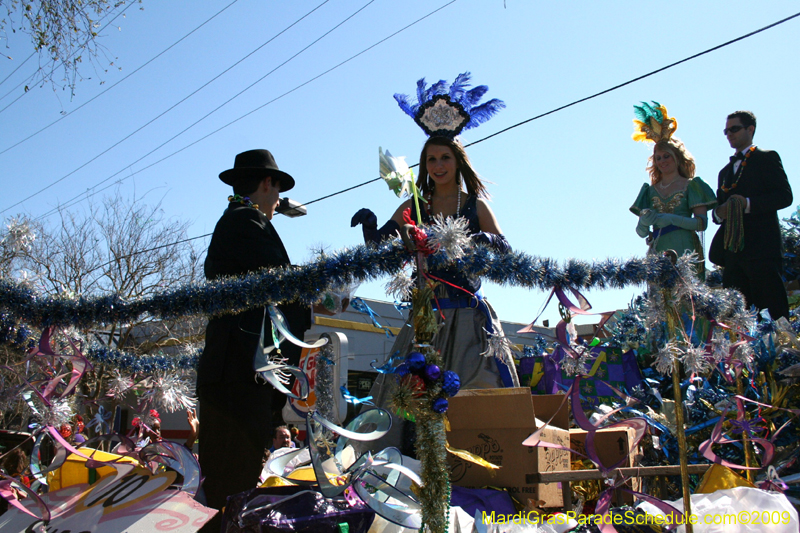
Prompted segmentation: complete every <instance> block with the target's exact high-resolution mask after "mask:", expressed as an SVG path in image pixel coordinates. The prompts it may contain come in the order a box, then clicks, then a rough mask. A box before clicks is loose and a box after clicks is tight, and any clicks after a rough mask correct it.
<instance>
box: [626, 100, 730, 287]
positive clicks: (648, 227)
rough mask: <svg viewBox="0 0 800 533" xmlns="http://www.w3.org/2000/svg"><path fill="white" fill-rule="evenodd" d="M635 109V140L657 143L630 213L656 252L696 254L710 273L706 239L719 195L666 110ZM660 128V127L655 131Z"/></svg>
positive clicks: (647, 106) (700, 269)
mask: <svg viewBox="0 0 800 533" xmlns="http://www.w3.org/2000/svg"><path fill="white" fill-rule="evenodd" d="M642 104H643V105H642V106H634V109H635V110H636V113H637V117H638V118H637V120H634V123H635V124H636V126H637V132H636V133H634V136H633V137H634V139H635V140H639V141H647V142H653V143H654V147H653V155H651V156H650V158H649V160H648V161H649V165H648V167H647V172H648V174H649V175H650V183H649V184H647V183H645V184H643V185H642V188H641V189H640V190H639V195H638V196H637V197H636V201H635V202H634V203H633V205H632V206H631V208H630V210H631V212H632V213H633V214H634V215H637V216H638V217H639V222H638V224H637V226H636V233H637V235H639V236H640V237H642V238H645V239H647V244H648V249H649V251H650V252H651V253H658V252H665V251H667V250H674V251H675V252H676V253H677V254H678V255H679V256H680V255H684V254H691V253H696V254H697V263H696V267H695V271H696V272H697V274H698V275H700V276H701V277H703V276H704V275H705V257H704V253H703V250H704V246H703V242H704V241H703V240H702V239H701V236H702V235H703V232H704V231H705V230H706V228H707V226H708V214H707V213H708V210H709V209H711V208H713V207H714V206H715V205H716V203H717V200H716V197H715V196H714V191H712V190H711V187H709V186H708V185H707V184H706V183H705V182H704V181H703V180H702V179H700V178H699V177H698V176H695V161H694V158H693V157H692V154H690V153H689V151H688V150H687V149H686V146H684V144H683V142H681V140H680V139H678V138H677V137H675V136H673V134H674V133H675V130H676V129H677V121H675V119H674V118H672V117H669V116H668V115H667V109H666V108H665V107H664V106H662V105H660V104H658V103H657V102H653V104H652V105H650V104H646V103H644V102H643V103H642ZM653 125H656V127H653Z"/></svg>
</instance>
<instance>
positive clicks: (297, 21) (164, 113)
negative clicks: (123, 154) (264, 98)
mask: <svg viewBox="0 0 800 533" xmlns="http://www.w3.org/2000/svg"><path fill="white" fill-rule="evenodd" d="M234 1H236V0H234ZM329 1H330V0H325V1H324V2H322V3H321V4H319V5H318V6H317V7H315V8H314V9H312V10H311V11H309V12H308V13H306V14H305V15H303V16H302V17H300V18H299V19H297V20H296V21H294V22H293V23H291V24H290V25H289V26H287V27H286V28H284V29H283V30H281V31H280V32H279V33H277V34H276V35H274V36H273V37H271V38H270V39H269V40H267V41H266V42H265V43H264V44H262V45H261V46H259V47H258V48H256V49H255V50H253V51H252V52H250V53H249V54H247V55H246V56H244V57H243V58H241V59H240V60H239V61H237V62H236V63H234V64H233V65H231V66H230V67H228V68H227V69H225V70H223V71H222V72H220V73H219V74H217V75H216V76H215V77H214V78H212V79H211V80H209V81H207V82H206V83H205V84H203V85H202V86H200V87H199V88H198V89H196V90H194V91H193V92H192V93H190V94H189V95H187V96H185V97H184V98H183V99H181V100H180V101H178V102H177V103H175V104H173V105H172V106H170V107H169V108H168V109H166V110H165V111H163V112H162V113H160V114H159V115H157V116H156V117H155V118H152V119H151V120H149V121H148V122H147V123H145V124H144V125H142V126H140V127H139V128H137V129H136V130H134V131H133V132H131V133H129V134H128V135H126V136H125V137H123V138H122V139H120V140H119V141H117V142H116V143H114V144H113V145H111V146H109V147H108V148H106V149H105V150H103V151H102V152H100V153H99V154H97V155H96V156H94V157H93V158H92V159H90V160H89V161H87V162H85V163H84V164H82V165H81V166H79V167H78V168H76V169H75V170H73V171H72V172H70V173H69V174H67V175H65V176H62V177H60V178H59V179H57V180H55V181H54V182H52V183H50V184H48V185H46V186H44V187H42V188H41V189H39V190H38V191H36V192H34V193H32V194H30V195H29V196H27V197H25V198H23V199H22V200H20V201H19V202H17V203H15V204H13V205H10V206H8V207H6V208H5V209H3V210H2V211H0V214H2V213H5V212H6V211H8V210H9V209H11V208H13V207H16V206H18V205H19V204H21V203H23V202H25V201H27V200H30V199H31V198H33V197H34V196H37V195H39V194H41V193H43V192H44V191H46V190H47V189H49V188H50V187H53V186H54V185H56V184H58V183H60V182H62V181H64V180H65V179H67V178H68V177H70V176H72V175H73V174H75V173H76V172H78V171H79V170H81V169H83V168H84V167H86V166H88V165H89V164H91V163H93V162H94V161H96V160H97V159H99V158H100V157H101V156H103V155H105V154H106V153H108V152H109V151H111V150H113V149H114V148H116V147H117V146H119V145H120V144H122V143H123V142H125V141H126V140H128V139H130V138H131V137H132V136H134V135H135V134H137V133H138V132H140V131H141V130H143V129H144V128H146V127H147V126H149V125H150V124H152V123H153V122H155V121H156V120H158V119H159V118H161V117H163V116H164V115H166V114H167V113H169V112H170V111H172V110H173V109H175V108H176V107H178V106H179V105H180V104H182V103H183V102H185V101H186V100H188V99H189V98H191V97H192V96H194V95H195V94H197V93H198V92H200V91H201V90H202V89H204V88H205V87H207V86H208V85H209V84H211V83H212V82H214V81H216V80H217V79H219V78H220V77H221V76H223V75H224V74H225V73H227V72H228V71H230V70H231V69H232V68H234V67H235V66H237V65H238V64H240V63H241V62H242V61H244V60H245V59H247V58H248V57H250V56H252V55H253V54H254V53H256V52H257V51H258V50H260V49H261V48H263V47H264V46H266V45H268V44H269V43H271V42H272V41H274V40H275V39H277V38H278V37H279V36H281V35H283V34H284V33H285V32H286V31H288V30H289V29H291V28H292V27H294V26H295V25H297V24H298V23H299V22H300V21H302V20H303V19H305V18H306V17H308V16H309V15H311V13H313V12H314V11H316V10H317V9H319V8H320V7H322V6H323V5H325V4H326V3H328V2H329ZM372 1H373V2H374V1H375V0H372ZM228 7H230V6H228ZM225 9H227V7H226V8H225ZM215 16H216V15H215ZM176 44H177V43H176ZM165 51H166V50H165ZM162 53H163V52H162ZM159 55H160V54H159ZM154 59H155V58H154ZM286 63H288V61H286V62H284V63H283V64H286ZM143 66H144V65H143ZM140 68H141V67H140ZM276 70H277V69H276ZM273 72H274V71H273ZM265 77H266V76H265ZM261 79H263V78H261ZM120 81H121V80H120ZM259 81H261V80H259ZM256 83H258V82H256ZM254 85H255V84H254ZM250 87H252V85H251V86H250ZM250 87H248V88H247V89H249V88H250ZM247 89H245V91H246V90H247ZM243 92H244V91H242V92H240V93H238V94H237V95H236V96H234V97H233V98H236V97H237V96H239V95H240V94H242V93H243ZM233 98H231V99H229V100H228V101H226V102H225V103H224V104H222V105H221V106H219V107H217V108H216V109H215V110H214V111H212V112H211V113H208V114H207V115H205V116H204V117H203V118H201V119H200V120H198V121H197V122H195V123H193V124H192V125H191V126H189V127H188V128H186V129H184V130H183V131H181V132H180V133H178V134H177V135H175V136H173V137H171V138H170V139H169V140H167V141H165V142H164V143H162V144H160V145H159V146H158V147H157V148H155V149H154V150H151V151H150V152H148V153H147V154H145V155H144V156H142V157H140V158H139V159H137V160H136V161H134V162H133V163H131V164H130V165H128V167H130V166H132V165H134V164H136V163H138V162H139V161H141V160H142V159H144V158H146V157H147V156H149V155H150V154H152V153H153V152H155V151H156V150H158V149H159V148H161V147H162V146H164V145H165V144H167V143H169V142H170V141H172V140H173V139H175V138H176V137H178V136H180V135H181V134H183V133H184V132H185V131H187V130H188V129H190V128H192V127H193V126H195V125H196V124H198V123H199V122H200V121H202V120H204V119H205V118H207V117H208V116H209V115H211V114H212V113H214V112H215V111H217V110H218V109H219V108H220V107H222V106H224V105H225V104H227V103H229V102H230V101H231V100H233ZM87 103H88V102H87ZM51 125H52V124H51ZM48 127H49V126H48ZM21 142H22V141H21ZM17 144H19V143H17ZM14 146H16V145H14ZM10 148H13V146H12V147H10ZM10 148H8V149H10ZM8 149H7V150H8ZM4 152H5V151H4ZM4 152H3V153H4ZM128 167H125V168H128ZM124 171H125V169H122V170H120V171H119V172H117V173H115V174H113V175H112V176H110V177H108V178H106V179H105V180H103V181H101V182H100V183H98V185H100V184H102V183H105V182H106V181H108V180H110V179H111V178H113V177H114V176H117V175H118V174H120V173H122V172H124ZM96 186H97V185H95V187H96ZM81 194H83V193H81ZM73 199H74V198H73ZM70 201H72V200H68V202H70Z"/></svg>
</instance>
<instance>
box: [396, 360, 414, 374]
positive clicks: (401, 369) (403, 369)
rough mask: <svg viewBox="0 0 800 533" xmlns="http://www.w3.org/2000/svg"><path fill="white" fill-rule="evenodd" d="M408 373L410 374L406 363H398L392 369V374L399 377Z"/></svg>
mask: <svg viewBox="0 0 800 533" xmlns="http://www.w3.org/2000/svg"><path fill="white" fill-rule="evenodd" d="M409 372H411V369H410V368H408V363H400V364H399V365H397V366H396V367H395V369H394V373H395V374H397V375H398V376H399V377H403V376H405V375H406V374H408V373H409Z"/></svg>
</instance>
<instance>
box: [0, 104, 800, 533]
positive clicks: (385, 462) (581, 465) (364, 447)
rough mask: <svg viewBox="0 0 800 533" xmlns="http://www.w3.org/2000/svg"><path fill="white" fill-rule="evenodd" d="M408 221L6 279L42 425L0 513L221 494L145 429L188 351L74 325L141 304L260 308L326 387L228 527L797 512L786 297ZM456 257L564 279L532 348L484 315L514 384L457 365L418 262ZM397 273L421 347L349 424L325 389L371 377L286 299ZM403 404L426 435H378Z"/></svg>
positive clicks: (30, 418)
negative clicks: (97, 370)
mask: <svg viewBox="0 0 800 533" xmlns="http://www.w3.org/2000/svg"><path fill="white" fill-rule="evenodd" d="M439 101H440V100H438V99H437V102H439ZM432 105H435V104H432ZM381 163H382V165H381V174H382V176H383V177H384V179H385V180H386V181H387V183H388V184H389V185H390V187H392V188H393V189H394V190H396V191H398V193H399V192H401V191H405V192H407V193H409V194H410V195H411V197H412V198H414V201H415V202H419V201H420V200H421V199H420V198H419V195H418V192H417V190H416V187H415V185H414V181H413V175H412V174H411V172H410V170H409V169H408V168H407V166H405V165H404V163H403V162H402V160H401V159H398V158H392V157H391V155H390V154H388V152H383V151H381ZM417 209H418V207H417ZM416 219H417V220H419V219H420V217H419V216H417V218H416ZM407 222H408V226H409V228H407V229H408V232H407V233H406V236H407V237H408V239H407V240H406V241H405V242H401V241H400V240H399V239H388V240H385V241H383V242H380V243H378V244H376V245H363V246H361V245H360V246H354V247H351V248H348V249H344V250H340V251H337V252H331V253H326V254H322V255H320V257H319V258H318V259H316V260H315V261H312V262H310V263H306V264H303V265H299V266H293V267H289V268H278V269H266V270H261V271H259V272H257V273H253V274H250V275H247V276H242V277H237V278H229V279H225V280H218V281H213V282H207V283H197V284H188V285H184V286H180V287H171V288H168V289H166V290H163V291H161V292H159V293H157V294H156V295H154V296H152V297H148V298H143V299H138V300H126V299H123V298H121V297H119V296H118V295H116V294H107V295H104V296H101V297H83V296H80V295H63V296H57V297H49V296H48V297H44V296H41V295H39V294H37V293H36V292H34V291H33V290H31V289H30V288H28V287H26V286H25V285H24V284H21V283H19V282H17V281H15V280H12V279H0V342H2V343H3V344H4V346H5V347H6V348H7V349H8V350H13V351H16V352H17V353H20V354H24V355H22V356H21V357H20V359H19V361H18V363H17V364H13V365H7V366H5V367H4V368H3V369H2V390H1V391H0V408H2V410H3V412H4V413H18V416H17V417H8V419H9V420H15V421H16V423H17V425H18V427H17V428H16V429H20V430H24V431H28V432H29V434H30V439H29V440H27V441H24V440H23V442H21V443H20V444H19V445H17V446H16V447H15V449H16V448H20V449H21V448H24V447H26V446H29V447H30V448H31V451H30V453H29V454H28V455H30V476H29V477H30V479H28V480H27V481H29V482H28V483H26V482H25V481H26V480H24V479H23V477H26V476H27V474H25V475H23V473H21V472H11V471H10V470H8V469H6V470H5V472H4V473H3V477H2V481H0V494H2V496H3V497H4V498H5V500H6V501H7V502H8V510H7V511H6V512H5V513H4V514H2V515H0V529H2V531H37V530H39V531H67V530H69V531H186V532H189V531H196V530H197V529H199V528H200V527H201V526H202V525H203V524H204V523H205V522H207V521H208V520H209V519H210V517H211V516H212V515H213V514H214V513H215V512H216V511H215V510H213V509H209V508H207V507H204V506H203V505H201V504H200V503H199V502H198V501H197V499H198V498H197V496H198V494H199V493H200V492H201V480H202V473H201V472H200V469H199V465H198V463H197V460H196V458H195V457H194V456H193V454H192V453H191V451H190V450H188V449H187V448H186V447H184V446H182V445H180V444H177V443H173V442H170V441H167V440H158V439H157V438H152V431H151V430H152V427H151V426H152V424H153V419H154V417H155V416H156V415H153V414H152V413H151V410H155V409H162V410H166V411H177V410H181V409H186V408H187V407H190V406H191V405H192V404H193V398H192V395H191V391H192V380H193V375H192V370H193V368H194V367H195V365H196V364H197V358H198V355H197V354H196V353H185V354H178V355H174V354H173V355H168V354H157V355H147V356H141V355H137V354H134V353H127V352H125V351H124V350H115V349H111V348H109V347H108V346H104V345H101V344H98V343H93V342H91V341H90V340H88V339H78V338H77V337H76V336H75V335H74V333H73V332H74V331H75V328H88V327H98V326H102V325H103V324H111V323H116V324H119V323H126V322H131V321H134V320H137V319H139V318H141V317H144V316H146V317H149V318H151V319H156V320H162V319H164V320H165V319H176V318H181V317H193V316H218V315H222V314H229V313H237V312H241V311H244V310H247V309H253V308H259V307H265V306H266V307H267V309H269V313H268V315H267V317H268V319H267V320H266V321H265V327H264V330H263V331H262V336H261V337H262V339H261V347H260V349H259V350H258V352H257V354H256V357H255V359H254V370H255V371H256V372H257V373H258V374H259V375H260V376H261V377H262V378H263V379H264V380H265V381H266V382H267V383H269V385H265V386H273V387H275V388H276V389H277V390H279V391H280V392H282V393H283V394H285V395H286V396H287V397H288V398H290V400H292V401H295V402H302V401H305V400H307V399H308V397H309V394H310V393H311V392H313V393H314V396H315V399H316V403H315V408H314V409H313V410H310V411H308V412H307V413H305V419H306V431H307V436H308V437H307V438H308V440H307V442H308V446H307V447H304V448H300V449H290V450H283V451H281V453H275V454H273V455H272V456H271V457H270V458H269V460H267V462H266V465H265V471H264V481H263V483H262V485H261V486H260V487H258V488H256V487H254V488H253V489H252V490H251V491H247V492H245V493H242V494H238V495H233V496H231V498H230V499H229V501H228V506H227V507H226V509H225V511H224V530H225V531H230V532H234V531H242V532H243V531H247V532H268V531H269V532H271V531H353V532H366V531H374V532H376V533H380V532H387V533H388V532H398V531H406V530H408V531H411V530H424V531H431V532H434V533H445V532H448V531H449V532H450V533H456V532H459V531H462V532H466V531H479V532H482V531H530V532H537V531H546V532H552V531H576V532H583V531H603V532H606V531H663V530H669V529H672V528H674V527H676V526H680V527H682V528H685V530H686V531H690V532H691V531H692V530H697V531H701V530H702V531H712V530H714V529H711V528H713V527H720V526H721V525H725V526H728V527H731V526H732V527H735V528H737V530H739V531H750V530H752V531H759V530H765V531H766V530H767V529H769V530H770V531H796V530H797V527H798V515H797V511H796V510H795V508H794V504H796V503H798V502H799V501H800V500H797V499H795V498H796V496H797V493H798V491H797V482H798V481H800V465H799V464H798V457H799V456H800V438H799V437H800V434H799V432H800V425H799V424H798V420H797V418H798V415H800V405H798V397H800V396H798V394H797V391H798V383H797V382H798V377H799V376H800V370H798V369H800V339H798V335H797V333H798V329H800V324H799V323H798V321H797V319H796V315H795V314H794V312H793V314H792V316H791V318H790V319H789V320H787V319H786V318H781V319H780V320H778V321H774V320H772V318H771V317H770V316H769V315H768V314H766V313H762V314H761V315H760V316H756V314H755V313H754V312H752V311H751V310H749V309H747V308H746V306H745V302H744V299H743V297H742V296H741V294H740V293H738V292H737V291H735V290H730V289H723V288H720V287H719V286H718V285H715V284H714V279H715V276H714V273H710V274H709V275H708V276H707V281H701V280H699V279H698V278H697V276H696V271H695V268H694V259H695V258H694V257H692V256H690V255H687V256H682V257H677V256H676V255H675V254H669V253H667V254H658V255H648V256H647V257H644V258H631V259H627V260H618V259H607V260H602V261H581V260H569V261H566V262H564V263H563V264H559V263H558V262H556V261H554V260H552V259H549V258H547V257H537V256H531V255H529V254H527V253H525V252H521V251H511V252H505V251H503V252H500V251H498V250H496V249H495V248H493V247H490V246H484V245H481V244H475V243H474V242H473V241H471V240H470V239H469V238H468V236H467V235H466V232H465V227H464V226H463V225H461V224H458V223H453V221H452V220H449V219H441V218H440V219H436V220H434V221H433V223H432V224H430V225H427V226H426V225H423V224H417V223H415V222H414V221H413V220H412V217H411V216H409V217H408V219H407ZM784 242H785V245H786V249H787V272H788V273H789V274H791V275H794V274H795V273H796V272H797V271H798V265H797V264H796V258H797V254H796V252H797V250H798V249H800V246H799V245H800V219H798V217H797V216H795V217H793V218H792V219H789V220H787V221H786V223H785V226H784ZM409 250H412V251H409ZM442 268H454V269H456V270H458V271H459V272H462V273H465V274H466V275H468V276H473V277H480V278H483V279H486V280H491V281H493V282H495V283H498V284H502V285H509V286H514V287H519V288H521V289H528V290H538V291H547V292H549V293H550V295H551V298H555V299H556V300H557V302H558V305H559V309H560V311H561V314H562V320H561V322H560V323H559V324H558V325H557V326H556V328H554V331H553V334H552V336H549V337H545V336H538V337H535V338H534V340H533V341H532V342H531V344H530V345H528V346H523V347H520V346H514V345H512V344H511V343H510V342H509V341H508V339H506V338H505V337H504V335H503V333H502V331H494V332H492V333H491V334H489V337H488V343H487V344H488V346H487V349H486V352H485V354H484V355H485V357H487V358H492V357H493V358H497V359H498V360H499V361H501V362H508V363H509V364H513V365H514V366H515V369H516V374H517V375H518V376H519V377H520V381H521V383H519V384H515V385H518V386H514V387H508V388H499V389H489V390H479V391H475V390H464V391H461V390H460V386H461V380H460V377H459V375H458V374H457V373H455V372H452V371H449V370H447V369H445V368H443V363H442V360H441V353H440V352H439V351H438V350H437V349H436V348H435V347H434V343H433V339H434V337H435V335H436V333H437V330H438V327H439V326H438V320H439V319H438V317H437V313H438V312H439V310H438V309H436V303H435V302H436V298H434V297H433V292H432V291H433V287H434V285H435V283H436V280H435V279H433V278H432V277H430V276H427V275H426V273H427V272H430V271H435V270H437V269H442ZM412 273H413V274H412ZM387 276H389V277H391V281H390V282H389V283H388V288H389V290H390V291H391V292H392V294H393V295H395V296H398V297H401V298H407V299H408V300H409V301H411V302H412V309H411V312H410V318H409V322H410V324H412V325H413V329H414V340H413V345H412V347H411V349H409V350H408V352H407V353H402V354H397V355H396V356H393V357H391V358H390V360H388V361H386V362H385V363H384V364H383V365H381V366H380V367H378V370H379V372H381V373H383V374H384V375H385V376H386V377H387V379H390V380H392V381H393V384H394V392H393V395H392V401H391V404H390V406H389V407H388V410H387V409H384V408H382V407H381V406H377V407H376V408H372V409H363V410H362V411H361V412H360V413H359V414H358V415H357V416H355V417H354V418H353V419H352V420H349V421H347V423H344V424H338V423H336V422H335V421H334V420H335V417H334V416H333V411H334V406H333V404H334V397H335V396H336V395H342V396H343V397H344V398H345V399H346V400H347V401H350V402H352V403H358V402H361V401H362V400H363V399H359V398H356V397H354V396H353V395H351V394H349V392H348V391H347V390H346V389H344V390H334V388H333V385H332V382H333V380H332V376H333V374H334V373H335V370H336V365H337V361H336V357H335V355H333V352H332V351H331V350H329V346H328V345H327V344H326V342H325V339H321V340H319V341H316V342H314V343H311V344H306V343H305V342H304V341H303V340H300V339H295V338H293V337H292V336H291V334H290V333H289V332H288V330H287V328H286V326H285V323H284V320H283V318H282V316H281V315H280V312H278V311H277V309H276V308H275V307H274V306H275V305H276V304H278V303H281V302H290V301H297V302H301V303H305V304H314V303H317V302H319V301H320V300H323V299H325V295H326V292H327V291H330V290H333V289H335V288H337V287H342V286H346V285H348V284H352V283H358V282H363V281H370V280H376V279H381V278H385V277H387ZM632 286H637V287H646V291H645V292H644V294H643V295H642V296H640V297H638V298H637V299H635V300H634V301H633V302H632V303H631V305H630V307H629V308H628V309H626V310H623V311H617V312H608V313H597V315H598V321H599V323H598V326H597V328H596V330H595V334H594V335H593V336H591V337H590V338H581V337H579V336H578V335H577V334H576V331H575V328H574V322H573V319H574V317H576V316H578V315H583V316H586V315H591V314H593V313H594V311H593V310H592V309H591V306H590V305H589V304H588V302H587V301H586V299H585V298H584V297H583V295H582V293H581V291H583V290H586V289H603V288H624V287H632ZM532 330H533V328H531V331H532ZM283 340H286V341H288V342H293V343H297V344H301V345H303V346H304V347H306V348H307V349H309V350H313V352H314V354H315V355H316V361H315V364H313V365H305V366H304V368H305V369H306V370H309V369H310V368H313V372H314V375H313V376H309V375H307V373H306V372H304V370H303V369H300V368H296V367H289V366H286V365H285V364H283V363H281V362H279V361H276V360H275V359H273V358H271V356H270V354H271V353H272V351H273V348H274V347H275V346H277V345H278V343H279V342H281V341H283ZM511 354H513V358H511V357H509V356H510V355H511ZM94 367H103V368H104V369H105V370H111V371H112V372H113V375H114V378H113V380H112V382H111V383H107V384H106V386H107V391H108V392H107V394H106V395H105V397H103V398H99V399H92V400H87V398H86V397H85V396H84V395H82V394H81V393H80V392H79V391H80V390H81V388H80V387H79V385H80V384H82V383H85V382H86V381H87V380H91V379H92V376H93V375H97V374H92V370H93V368H94ZM312 378H313V379H312ZM309 383H313V384H314V390H313V391H311V390H310V387H309ZM89 386H90V388H91V387H96V386H98V384H96V383H90V384H89ZM131 394H132V395H133V396H132V397H133V398H134V400H135V402H134V405H132V408H134V409H135V410H136V411H137V412H139V413H141V417H140V418H138V423H137V424H135V425H134V429H133V431H131V432H129V431H127V429H126V428H123V427H120V425H119V420H118V417H117V416H116V414H115V409H114V407H115V406H117V405H119V404H120V403H121V402H123V401H129V400H130V398H131V396H130V395H131ZM126 395H127V396H126ZM126 398H127V400H126ZM77 416H81V417H83V418H81V424H82V425H83V427H80V428H77V422H76V421H77ZM201 417H202V414H201ZM393 418H395V419H397V418H401V419H402V420H403V421H404V423H408V424H412V425H413V427H414V434H415V443H414V444H415V446H414V450H413V452H414V453H413V455H415V457H413V458H412V457H409V456H407V455H403V454H402V453H401V452H400V451H399V450H398V449H397V448H394V447H386V448H382V449H377V448H376V447H374V446H371V445H370V443H372V442H377V441H378V440H379V439H380V438H382V437H384V436H386V435H387V433H388V432H389V431H390V429H391V426H392V419H393ZM84 419H86V420H87V422H86V423H84ZM76 429H78V431H77V432H81V431H83V432H86V433H87V437H88V438H86V439H85V441H84V442H81V443H80V444H78V443H76V441H75V439H74V438H72V436H73V435H72V434H73V433H75V432H76V431H75V430H76ZM67 430H69V431H67ZM12 451H13V450H7V451H5V452H3V453H4V458H5V457H6V456H9V455H10V454H11V452H12ZM200 453H201V454H202V450H200ZM82 469H84V470H86V474H85V476H84V475H82V473H81V472H82ZM70 472H71V473H70ZM76 472H77V474H76ZM48 488H49V490H48ZM200 499H201V498H200ZM734 519H735V520H737V522H733V521H732V520H734ZM748 528H749V529H748ZM717 530H718V529H717Z"/></svg>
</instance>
